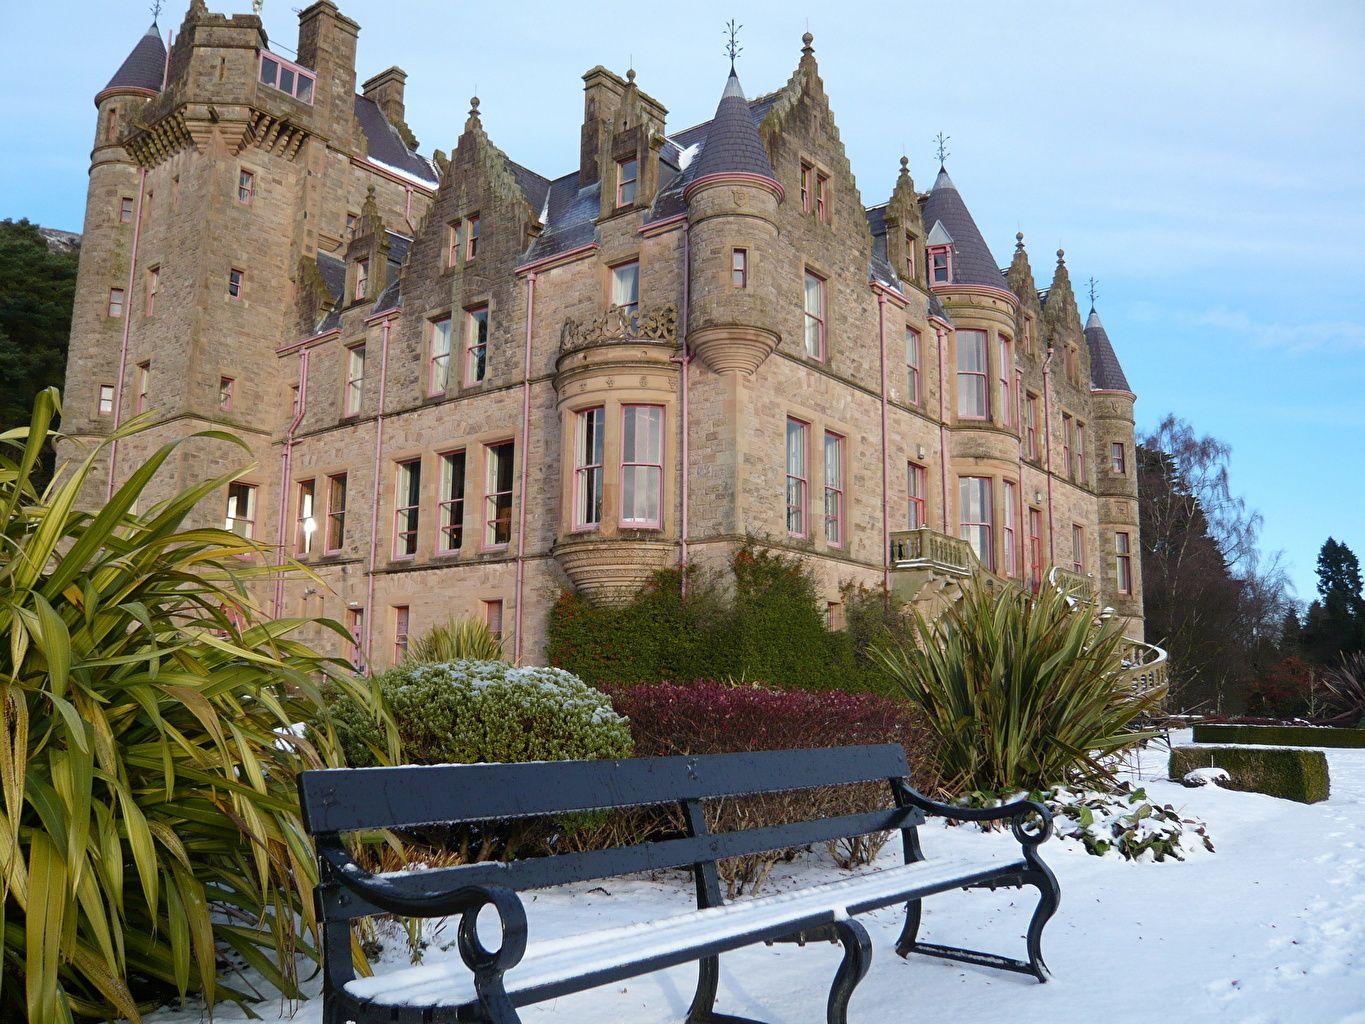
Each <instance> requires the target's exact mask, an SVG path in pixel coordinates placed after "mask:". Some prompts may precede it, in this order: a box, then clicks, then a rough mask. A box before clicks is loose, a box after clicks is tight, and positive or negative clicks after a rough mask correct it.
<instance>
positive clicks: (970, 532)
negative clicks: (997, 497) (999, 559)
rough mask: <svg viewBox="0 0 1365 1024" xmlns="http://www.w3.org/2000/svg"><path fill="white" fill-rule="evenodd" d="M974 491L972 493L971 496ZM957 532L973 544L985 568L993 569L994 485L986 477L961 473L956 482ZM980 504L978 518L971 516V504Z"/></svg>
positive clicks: (973, 548)
mask: <svg viewBox="0 0 1365 1024" xmlns="http://www.w3.org/2000/svg"><path fill="white" fill-rule="evenodd" d="M973 491H975V492H976V493H975V496H973ZM957 492H958V502H957V521H958V535H959V536H960V537H961V538H962V539H963V540H965V541H967V542H968V543H970V544H971V545H972V550H973V551H975V552H976V557H977V558H978V559H980V560H981V564H982V565H984V566H985V567H986V568H987V569H990V570H994V569H995V543H994V540H995V538H994V533H995V523H994V507H993V505H992V501H993V499H994V495H993V488H992V487H991V478H990V477H988V476H961V477H958V481H957ZM973 503H975V504H977V505H979V508H978V509H977V510H976V511H978V512H979V513H980V515H979V517H975V518H972V516H973V510H972V508H971V505H972V504H973Z"/></svg>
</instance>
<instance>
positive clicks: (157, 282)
mask: <svg viewBox="0 0 1365 1024" xmlns="http://www.w3.org/2000/svg"><path fill="white" fill-rule="evenodd" d="M160 287H161V268H160V267H149V268H148V269H147V297H146V300H145V301H144V302H143V304H142V306H143V314H142V315H143V316H155V315H156V293H157V289H159V288H160Z"/></svg>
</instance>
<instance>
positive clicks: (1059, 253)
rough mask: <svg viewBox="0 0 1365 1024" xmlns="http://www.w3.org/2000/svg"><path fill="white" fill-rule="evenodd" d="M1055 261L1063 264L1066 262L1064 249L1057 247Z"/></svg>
mask: <svg viewBox="0 0 1365 1024" xmlns="http://www.w3.org/2000/svg"><path fill="white" fill-rule="evenodd" d="M1057 263H1058V265H1065V263H1066V250H1065V249H1058V250H1057Z"/></svg>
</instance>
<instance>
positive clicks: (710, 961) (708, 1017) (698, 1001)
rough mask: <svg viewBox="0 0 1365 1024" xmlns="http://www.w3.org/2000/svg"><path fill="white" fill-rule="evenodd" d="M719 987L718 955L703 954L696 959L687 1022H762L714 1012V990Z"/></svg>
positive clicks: (699, 1023) (728, 1023)
mask: <svg viewBox="0 0 1365 1024" xmlns="http://www.w3.org/2000/svg"><path fill="white" fill-rule="evenodd" d="M719 988H720V957H718V956H704V957H702V958H701V959H700V960H698V961H697V994H696V995H695V996H693V997H692V1006H691V1007H690V1008H689V1009H688V1011H687V1024H763V1022H762V1021H756V1020H751V1019H750V1018H748V1017H734V1016H731V1015H730V1014H728V1013H717V1012H716V992H717V990H718V989H719Z"/></svg>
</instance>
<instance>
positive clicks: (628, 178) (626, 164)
mask: <svg viewBox="0 0 1365 1024" xmlns="http://www.w3.org/2000/svg"><path fill="white" fill-rule="evenodd" d="M639 169H640V165H639V163H638V162H637V161H636V159H635V158H634V157H630V158H629V159H626V160H617V161H616V208H617V209H618V210H619V209H620V208H621V207H623V206H633V205H634V203H635V185H636V178H637V177H638V175H639Z"/></svg>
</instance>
